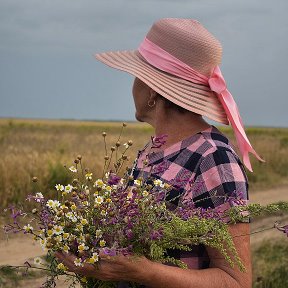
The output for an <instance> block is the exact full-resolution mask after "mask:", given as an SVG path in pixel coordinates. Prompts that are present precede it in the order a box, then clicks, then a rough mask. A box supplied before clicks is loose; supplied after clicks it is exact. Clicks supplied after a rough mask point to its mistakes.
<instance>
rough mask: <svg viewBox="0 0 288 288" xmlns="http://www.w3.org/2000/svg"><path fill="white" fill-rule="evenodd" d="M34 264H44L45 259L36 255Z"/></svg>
mask: <svg viewBox="0 0 288 288" xmlns="http://www.w3.org/2000/svg"><path fill="white" fill-rule="evenodd" d="M34 264H35V265H42V264H43V261H42V259H41V258H40V257H35V258H34Z"/></svg>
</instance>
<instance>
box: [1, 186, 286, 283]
mask: <svg viewBox="0 0 288 288" xmlns="http://www.w3.org/2000/svg"><path fill="white" fill-rule="evenodd" d="M281 200H282V201H288V185H286V186H282V187H278V188H276V189H269V190H265V191H256V192H253V193H250V202H254V203H256V202H258V203H261V204H268V203H271V202H277V201H281ZM276 220H279V217H278V218H277V217H268V218H265V219H258V220H256V221H254V222H253V223H252V224H251V230H252V231H257V230H259V229H263V228H264V227H272V226H273V223H274V222H275V221H276ZM281 221H283V222H284V221H285V222H286V223H288V217H287V216H286V217H282V219H281ZM268 238H269V239H271V238H273V239H275V238H282V239H284V238H285V239H286V236H285V235H284V234H283V233H280V232H278V233H277V231H275V229H271V230H268V231H265V232H261V233H256V234H254V235H251V243H252V245H253V246H254V247H255V246H257V244H258V243H260V242H261V241H262V240H264V239H268ZM286 241H287V239H286ZM43 254H44V253H43V251H42V249H41V247H40V246H39V245H38V244H37V243H34V241H31V238H29V236H25V237H24V236H23V235H22V236H20V235H17V236H13V237H12V238H11V239H9V241H6V240H5V237H4V235H3V234H2V233H1V234H0V265H5V264H6V265H7V264H8V265H21V264H23V263H24V262H25V261H27V260H28V261H31V262H32V263H33V259H34V257H36V256H41V255H43ZM42 283H43V278H41V279H33V280H23V282H22V283H21V286H19V288H20V287H31V288H34V287H35V288H36V287H40V286H41V284H42ZM57 287H58V288H64V287H67V284H65V283H64V281H59V284H58V285H57Z"/></svg>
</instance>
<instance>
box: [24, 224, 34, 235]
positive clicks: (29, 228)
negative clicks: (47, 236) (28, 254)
mask: <svg viewBox="0 0 288 288" xmlns="http://www.w3.org/2000/svg"><path fill="white" fill-rule="evenodd" d="M23 229H24V230H25V232H27V233H31V232H32V231H33V229H34V228H33V227H32V226H31V225H30V224H27V225H25V226H23Z"/></svg>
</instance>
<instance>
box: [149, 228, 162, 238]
mask: <svg viewBox="0 0 288 288" xmlns="http://www.w3.org/2000/svg"><path fill="white" fill-rule="evenodd" d="M162 237H163V232H162V231H161V230H158V231H157V230H153V231H152V232H151V233H150V239H151V240H160V239H161V238H162Z"/></svg>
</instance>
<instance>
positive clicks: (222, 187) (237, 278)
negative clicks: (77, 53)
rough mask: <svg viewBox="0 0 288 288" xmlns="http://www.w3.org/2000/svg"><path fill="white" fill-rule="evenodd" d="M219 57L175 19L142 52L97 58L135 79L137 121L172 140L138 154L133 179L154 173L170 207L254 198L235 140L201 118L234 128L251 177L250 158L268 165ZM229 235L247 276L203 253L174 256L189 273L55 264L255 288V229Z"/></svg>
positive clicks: (153, 283) (141, 265) (199, 29)
mask: <svg viewBox="0 0 288 288" xmlns="http://www.w3.org/2000/svg"><path fill="white" fill-rule="evenodd" d="M221 52H222V49H221V44H220V43H219V41H218V40H217V39H216V38H215V37H214V36H213V35H211V34H210V33H209V32H208V31H207V30H206V29H205V28H204V27H203V26H202V25H201V24H200V23H199V22H198V21H195V20H191V19H171V18H169V19H161V20H159V21H157V22H155V23H154V24H153V26H152V28H151V29H150V31H149V32H148V34H147V36H146V38H145V39H144V41H143V42H142V43H141V45H140V47H139V48H138V50H136V51H122V52H108V53H102V54H97V55H96V58H97V59H99V60H100V61H102V62H104V63H105V64H107V65H109V66H111V67H113V68H117V69H120V70H123V71H126V72H128V73H131V74H132V75H134V76H136V78H135V80H134V85H133V97H134V102H135V107H136V115H135V116H136V119H137V120H139V121H143V122H147V123H149V124H151V125H152V126H153V127H154V129H155V135H156V136H158V137H164V136H161V135H167V137H166V138H165V140H166V141H165V143H164V141H163V143H162V144H163V145H162V146H161V147H158V148H155V147H154V148H153V149H152V151H153V152H152V153H149V154H148V152H147V151H150V148H151V145H152V144H150V147H149V145H147V147H145V148H144V149H143V150H142V151H141V152H140V153H139V155H138V158H137V163H136V166H135V167H134V169H133V174H134V177H138V175H139V173H141V175H144V177H146V176H147V174H148V170H149V169H152V174H153V176H154V177H157V178H159V179H161V180H163V181H165V182H168V183H170V184H172V185H173V187H174V189H173V190H172V191H171V194H170V195H169V198H170V200H171V203H172V205H178V204H179V201H181V202H182V203H184V202H185V201H194V203H195V205H197V206H202V207H215V208H216V207H217V208H218V207H221V206H222V205H229V204H228V202H227V198H228V197H229V196H235V197H242V199H244V200H245V199H247V198H248V194H247V193H248V183H247V177H246V174H245V170H244V167H243V165H242V163H241V161H240V159H239V157H238V156H237V154H236V153H235V151H234V149H233V148H232V146H231V144H230V142H229V140H228V139H227V138H226V137H225V136H224V135H223V134H222V133H221V132H220V131H219V130H218V129H217V128H216V127H214V126H211V125H209V124H208V123H207V122H206V121H205V120H204V119H203V118H202V116H206V117H208V118H210V119H213V120H215V121H218V122H220V123H223V124H228V123H230V124H231V125H232V127H233V129H234V132H235V136H236V139H237V143H238V146H239V150H240V153H241V154H242V156H243V162H244V164H245V166H246V167H247V168H248V169H249V170H252V167H251V164H250V161H249V157H248V153H249V152H251V153H253V154H254V155H255V156H256V157H257V158H258V159H259V160H262V159H261V158H260V157H259V156H258V155H257V153H256V152H255V150H254V149H253V148H252V146H251V144H250V143H249V140H248V138H247V136H246V134H245V131H244V128H243V125H242V121H241V118H240V116H239V113H238V109H237V106H236V104H235V102H234V100H233V97H232V95H231V94H230V93H229V91H228V90H227V88H226V84H225V81H224V78H223V76H222V74H221V71H220V68H219V67H218V65H219V64H220V61H221ZM144 162H145V165H144V164H143V163H144ZM151 167H152V168H151ZM230 232H231V235H232V236H233V237H234V243H235V246H236V248H237V250H238V253H239V256H240V257H241V259H242V261H243V263H244V265H245V266H246V269H247V271H246V272H245V273H243V272H240V271H239V270H238V269H237V268H236V267H235V268H232V267H230V266H229V264H227V262H226V261H225V260H224V259H223V257H222V256H221V255H220V254H219V252H217V251H215V250H213V249H211V248H206V247H202V246H199V247H195V248H194V249H193V251H192V252H189V253H187V252H186V253H183V252H182V253H181V252H180V251H175V250H174V251H170V253H171V254H173V256H174V257H178V258H180V259H181V260H183V261H184V262H186V263H187V264H188V266H189V268H190V269H188V270H184V269H180V268H178V267H173V266H168V265H164V264H160V263H155V262H152V261H150V260H148V259H147V258H145V257H141V258H139V259H138V260H137V261H134V260H131V259H130V258H129V257H124V256H115V257H112V258H109V257H107V256H105V255H102V256H103V257H102V259H103V260H101V262H100V269H99V270H96V269H94V268H93V266H92V265H85V266H84V267H81V268H76V267H75V266H74V264H73V260H74V256H73V255H69V256H65V255H64V254H62V253H57V257H59V259H60V260H61V261H62V262H63V263H64V264H65V265H66V266H68V267H69V269H71V270H72V271H74V272H76V273H79V274H83V275H87V276H90V277H96V278H98V279H102V280H114V281H133V282H137V283H142V284H143V285H145V286H147V287H155V288H156V287H157V288H161V287H163V288H164V287H165V288H170V287H173V288H175V287H177V288H182V287H199V288H200V287H205V288H208V287H213V288H217V287H219V288H220V287H251V279H252V276H251V263H250V247H249V224H248V223H239V224H236V225H232V226H231V227H230ZM204 268H205V269H204ZM119 286H120V284H119Z"/></svg>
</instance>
